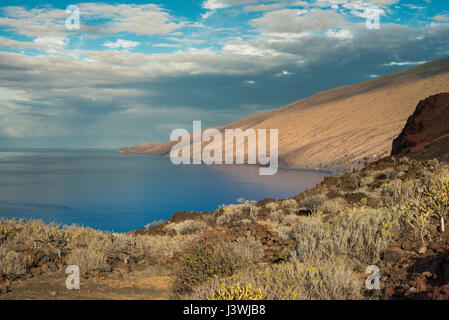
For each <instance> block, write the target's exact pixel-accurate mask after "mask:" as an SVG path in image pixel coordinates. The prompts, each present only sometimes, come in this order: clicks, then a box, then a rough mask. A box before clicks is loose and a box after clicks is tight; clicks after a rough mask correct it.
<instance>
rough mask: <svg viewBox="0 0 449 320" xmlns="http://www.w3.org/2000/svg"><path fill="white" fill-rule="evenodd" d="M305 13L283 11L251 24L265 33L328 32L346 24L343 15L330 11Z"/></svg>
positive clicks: (275, 12)
mask: <svg viewBox="0 0 449 320" xmlns="http://www.w3.org/2000/svg"><path fill="white" fill-rule="evenodd" d="M303 14H304V11H302V10H301V11H300V10H297V9H283V10H278V11H271V12H268V13H265V14H264V15H263V16H262V17H261V18H256V19H254V20H252V21H251V24H252V25H253V26H255V27H257V28H258V29H259V30H261V31H263V32H273V33H300V32H308V31H326V30H327V29H329V28H332V27H343V26H344V25H345V24H346V23H345V20H344V19H343V17H342V16H341V15H339V14H338V13H337V12H335V11H330V10H312V11H310V12H308V13H307V14H305V15H303Z"/></svg>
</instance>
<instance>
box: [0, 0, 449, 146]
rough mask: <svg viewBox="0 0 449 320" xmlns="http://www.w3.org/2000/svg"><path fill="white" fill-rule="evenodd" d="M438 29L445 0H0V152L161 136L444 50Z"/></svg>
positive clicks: (447, 14) (448, 21)
mask: <svg viewBox="0 0 449 320" xmlns="http://www.w3.org/2000/svg"><path fill="white" fill-rule="evenodd" d="M68 5H76V6H77V7H78V8H79V9H80V20H81V26H80V29H79V30H68V29H67V28H66V26H65V20H66V18H67V14H66V11H65V9H66V7H67V6H68ZM373 6H375V7H376V8H378V9H379V10H380V12H381V18H380V29H379V30H371V29H367V28H366V25H365V21H366V15H367V8H371V7H373ZM448 34H449V5H448V3H447V1H445V0H438V1H436V0H421V1H402V0H401V1H399V0H372V1H361V0H318V1H316V0H308V1H304V0H281V1H270V0H266V1H265V0H194V1H187V0H184V1H182V0H171V1H153V2H147V1H120V2H114V3H112V2H97V3H93V2H79V3H78V2H72V1H47V2H39V3H37V2H36V1H2V3H1V5H0V148H6V147H51V146H54V147H96V146H104V147H120V146H123V145H134V144H138V143H142V142H145V141H159V142H163V141H166V140H168V137H169V134H170V131H171V130H173V129H174V128H179V127H182V128H190V127H191V124H192V120H202V121H203V123H204V125H205V126H217V125H223V124H225V123H228V122H231V121H234V120H237V119H239V118H242V117H245V116H247V115H250V114H254V113H257V112H262V111H265V110H268V109H271V108H275V107H279V106H282V105H284V104H287V103H290V102H292V101H295V100H297V99H300V98H303V97H307V96H310V95H312V94H314V93H316V92H318V91H321V90H325V89H330V88H334V87H336V86H340V85H344V84H350V83H355V82H360V81H364V80H368V79H372V78H375V77H377V76H381V75H384V74H388V73H391V72H394V71H397V70H400V69H404V68H408V67H411V66H414V65H417V64H419V63H422V62H425V61H430V60H435V59H440V58H444V57H447V56H449V36H448Z"/></svg>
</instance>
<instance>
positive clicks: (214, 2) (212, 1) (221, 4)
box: [203, 0, 258, 10]
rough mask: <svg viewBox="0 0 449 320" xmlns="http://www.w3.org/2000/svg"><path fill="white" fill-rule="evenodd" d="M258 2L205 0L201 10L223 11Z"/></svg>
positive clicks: (254, 0)
mask: <svg viewBox="0 0 449 320" xmlns="http://www.w3.org/2000/svg"><path fill="white" fill-rule="evenodd" d="M257 2H258V0H206V1H204V2H203V8H205V9H209V10H216V9H224V8H229V7H234V6H240V5H244V4H254V3H257Z"/></svg>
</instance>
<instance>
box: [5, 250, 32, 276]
mask: <svg viewBox="0 0 449 320" xmlns="http://www.w3.org/2000/svg"><path fill="white" fill-rule="evenodd" d="M26 272H27V261H26V258H25V256H24V255H23V254H22V253H20V252H16V251H13V250H10V249H8V248H1V247H0V274H3V275H5V276H7V277H8V278H10V279H14V278H16V277H20V276H23V275H24V274H25V273H26Z"/></svg>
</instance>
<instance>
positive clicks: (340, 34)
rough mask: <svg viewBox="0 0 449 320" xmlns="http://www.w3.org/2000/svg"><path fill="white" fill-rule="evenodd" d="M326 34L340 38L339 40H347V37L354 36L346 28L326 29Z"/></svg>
mask: <svg viewBox="0 0 449 320" xmlns="http://www.w3.org/2000/svg"><path fill="white" fill-rule="evenodd" d="M326 35H327V36H328V37H329V38H337V39H341V40H347V39H352V38H354V34H353V33H352V32H351V31H349V30H348V29H340V30H336V29H329V30H328V31H326Z"/></svg>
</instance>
